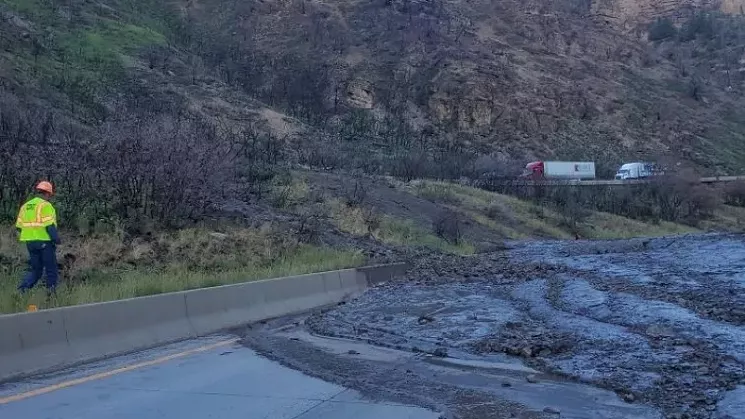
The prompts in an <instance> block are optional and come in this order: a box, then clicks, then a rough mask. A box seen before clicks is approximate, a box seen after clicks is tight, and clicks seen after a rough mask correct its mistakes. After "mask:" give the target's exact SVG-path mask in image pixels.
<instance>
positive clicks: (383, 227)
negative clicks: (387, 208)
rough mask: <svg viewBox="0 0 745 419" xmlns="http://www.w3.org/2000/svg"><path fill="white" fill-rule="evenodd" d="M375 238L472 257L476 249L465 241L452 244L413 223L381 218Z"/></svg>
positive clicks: (385, 241) (386, 241)
mask: <svg viewBox="0 0 745 419" xmlns="http://www.w3.org/2000/svg"><path fill="white" fill-rule="evenodd" d="M375 236H376V237H377V238H378V239H379V240H380V241H382V242H384V243H390V244H397V245H405V246H422V247H428V248H430V249H437V250H441V251H443V252H448V253H454V254H458V255H472V254H474V253H475V252H476V248H475V247H474V246H473V245H472V244H470V243H468V242H465V241H461V242H460V243H457V244H453V243H450V242H448V241H446V240H444V239H441V238H440V237H437V236H435V235H434V234H432V233H429V232H426V231H425V230H423V229H421V228H419V227H418V226H417V225H416V224H414V222H413V221H410V220H399V219H396V218H393V217H383V219H382V221H381V223H380V228H379V230H378V231H377V233H376V234H375Z"/></svg>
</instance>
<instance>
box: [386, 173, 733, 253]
mask: <svg viewBox="0 0 745 419" xmlns="http://www.w3.org/2000/svg"><path fill="white" fill-rule="evenodd" d="M399 187H401V188H403V189H404V190H407V191H409V192H411V193H414V194H415V195H417V196H419V197H422V198H425V199H428V200H431V201H434V202H438V203H440V204H442V205H444V206H446V207H447V208H449V209H450V210H452V211H457V212H459V213H461V214H463V215H464V216H466V217H469V218H471V219H472V220H473V221H475V222H476V223H478V224H480V225H482V226H484V227H486V228H489V229H491V230H492V231H495V232H496V233H498V234H499V235H501V236H503V237H505V238H508V239H525V238H530V237H546V238H556V239H570V238H573V237H574V233H575V232H577V233H579V235H580V236H581V237H582V238H586V239H620V238H631V237H645V236H664V235H672V234H681V233H692V232H697V231H700V230H697V229H695V228H691V227H687V226H684V225H681V224H675V223H670V222H660V223H647V222H643V221H638V220H632V219H629V218H624V217H621V216H617V215H613V214H608V213H602V212H589V213H588V215H587V216H586V217H581V219H580V221H579V222H578V223H577V224H576V225H575V226H571V225H570V224H571V223H570V222H569V220H567V217H565V216H564V215H562V214H561V213H559V212H558V211H556V210H554V209H552V208H548V207H544V206H541V205H538V204H535V203H533V202H530V201H524V200H521V199H518V198H516V197H513V196H508V195H501V194H497V193H493V192H489V191H486V190H483V189H477V188H471V187H468V186H463V185H458V184H453V183H447V182H433V181H415V182H411V183H409V184H401V185H399ZM735 211H736V210H730V211H729V212H727V213H725V212H721V211H720V214H719V215H718V218H717V219H716V221H714V220H713V221H711V222H710V224H711V225H715V224H716V225H722V224H724V223H725V222H729V223H730V224H733V223H735V222H736V221H734V220H737V219H738V217H737V214H734V212H735ZM744 212H745V210H744Z"/></svg>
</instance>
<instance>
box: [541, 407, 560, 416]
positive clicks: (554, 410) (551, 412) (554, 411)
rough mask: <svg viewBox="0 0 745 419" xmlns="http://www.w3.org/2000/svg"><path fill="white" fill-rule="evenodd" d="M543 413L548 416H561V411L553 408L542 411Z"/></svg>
mask: <svg viewBox="0 0 745 419" xmlns="http://www.w3.org/2000/svg"><path fill="white" fill-rule="evenodd" d="M543 411H544V412H545V413H548V414H550V415H560V414H561V410H559V409H556V408H554V407H547V408H545V409H543Z"/></svg>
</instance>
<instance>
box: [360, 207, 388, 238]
mask: <svg viewBox="0 0 745 419" xmlns="http://www.w3.org/2000/svg"><path fill="white" fill-rule="evenodd" d="M362 219H363V220H364V222H365V225H366V226H367V234H368V236H373V234H375V232H376V231H378V230H380V226H381V224H382V223H383V217H382V216H381V215H380V213H379V212H378V211H376V210H375V208H374V207H366V208H363V209H362Z"/></svg>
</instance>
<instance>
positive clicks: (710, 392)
mask: <svg viewBox="0 0 745 419" xmlns="http://www.w3.org/2000/svg"><path fill="white" fill-rule="evenodd" d="M433 263H434V262H433ZM452 264H459V266H457V267H455V268H453V269H451V270H450V272H451V274H450V275H444V276H441V277H438V278H424V277H423V276H422V274H421V273H419V274H417V273H416V272H414V273H412V277H411V278H407V280H405V281H400V282H398V281H397V282H396V283H390V284H385V285H382V286H379V287H377V288H374V289H372V290H370V291H368V292H367V293H366V294H364V295H363V296H361V297H360V298H358V299H356V300H354V301H351V302H349V303H347V304H345V305H342V306H339V307H336V308H334V309H332V310H328V311H325V312H323V313H317V314H315V315H312V316H310V317H309V318H307V319H305V320H304V322H302V323H300V324H298V325H297V326H295V327H294V329H293V328H290V329H284V330H283V332H282V333H278V332H276V330H275V331H273V332H271V334H269V333H265V335H264V336H263V337H258V336H260V335H261V333H258V334H256V335H255V336H256V337H255V338H254V339H253V340H252V342H253V344H254V346H259V347H260V346H262V343H261V342H264V343H263V345H265V346H266V345H267V342H269V341H268V340H267V339H269V336H271V338H272V339H284V342H285V343H287V342H291V345H289V346H293V345H294V346H295V347H296V349H295V351H296V353H295V354H293V353H292V350H289V349H284V350H277V349H276V348H278V347H279V346H281V345H280V343H279V342H278V341H274V344H273V345H271V347H272V349H271V350H270V352H273V353H274V354H275V355H276V356H278V357H283V358H285V361H287V362H288V363H290V364H295V366H296V367H298V368H301V369H304V370H306V371H309V372H310V373H313V372H314V370H315V372H316V373H318V369H319V366H318V365H317V362H316V361H313V360H312V359H313V358H312V357H309V356H308V355H307V354H309V353H315V354H316V357H318V358H319V359H322V358H324V357H328V358H329V361H328V362H329V363H330V364H329V365H330V366H327V369H328V371H326V372H325V373H324V374H325V375H327V376H326V378H327V379H335V380H337V381H339V380H341V381H344V382H345V383H346V384H347V385H351V386H353V387H355V386H356V387H358V389H359V390H361V391H362V392H363V393H367V394H370V395H371V396H372V397H374V396H375V395H378V396H380V397H384V398H389V399H390V398H394V399H397V400H399V401H402V402H414V403H417V404H420V405H426V406H430V407H432V408H435V409H438V410H439V411H441V412H444V413H443V415H444V417H446V416H450V417H461V418H491V417H493V418H501V417H562V418H588V419H596V418H597V419H601V418H717V419H725V418H729V419H737V418H745V367H744V366H745V327H743V324H745V292H744V289H743V287H745V241H743V237H741V236H733V235H703V236H685V237H677V238H664V239H645V240H625V241H612V242H591V243H590V242H533V243H512V244H511V249H510V250H508V251H506V253H505V252H502V253H500V254H492V255H480V256H477V257H473V258H463V259H460V260H459V261H457V262H455V261H453V262H452ZM262 339H263V340H262ZM298 345H300V346H303V347H304V349H300V347H298ZM345 345H347V346H345ZM348 345H353V346H349V348H351V349H348ZM285 346H287V345H285ZM267 347H269V346H267ZM283 351H285V353H283V354H282V352H283ZM313 351H317V353H316V352H313ZM297 352H302V353H304V354H306V355H305V356H306V360H305V361H304V362H299V361H297V359H298V358H300V357H299V355H298V354H297ZM381 354H385V355H381ZM293 359H294V360H295V361H294V362H293V361H292V360H293ZM344 363H349V365H346V368H351V369H352V370H351V371H354V373H349V372H346V373H345V372H343V371H344V370H345V368H342V366H344V365H345V364H344ZM331 370H333V371H336V372H329V371H331ZM382 371H385V373H384V374H381V372H382ZM324 374H321V375H324ZM329 374H330V375H331V377H329V376H328V375H329ZM402 383H403V384H402Z"/></svg>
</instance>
